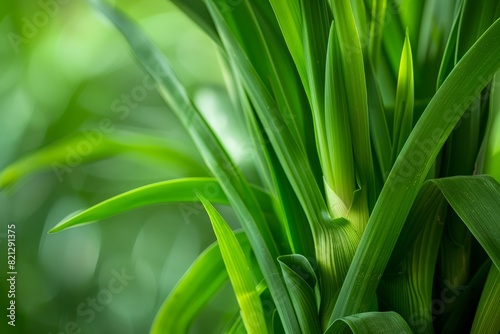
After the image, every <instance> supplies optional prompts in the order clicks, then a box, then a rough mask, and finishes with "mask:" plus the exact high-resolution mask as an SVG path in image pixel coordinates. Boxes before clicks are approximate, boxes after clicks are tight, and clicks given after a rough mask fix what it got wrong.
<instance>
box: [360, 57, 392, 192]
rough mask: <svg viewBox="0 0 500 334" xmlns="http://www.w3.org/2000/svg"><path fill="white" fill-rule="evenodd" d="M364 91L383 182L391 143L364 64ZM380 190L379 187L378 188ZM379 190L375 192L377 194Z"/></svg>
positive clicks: (389, 163)
mask: <svg viewBox="0 0 500 334" xmlns="http://www.w3.org/2000/svg"><path fill="white" fill-rule="evenodd" d="M365 74H366V90H367V93H368V107H369V109H370V134H371V141H372V145H373V148H374V151H375V155H376V157H377V161H378V165H379V169H380V177H379V179H380V180H381V181H382V182H385V180H386V179H387V176H388V175H389V172H390V171H391V168H392V157H391V154H392V141H391V134H390V132H389V126H388V124H387V118H386V111H385V108H384V103H383V101H382V96H381V93H380V90H379V87H378V84H377V78H376V77H375V72H374V70H373V68H372V66H371V65H370V64H369V63H368V62H366V63H365ZM380 188H381V187H380ZM378 193H379V190H377V194H378Z"/></svg>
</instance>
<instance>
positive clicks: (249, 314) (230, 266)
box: [198, 194, 267, 334]
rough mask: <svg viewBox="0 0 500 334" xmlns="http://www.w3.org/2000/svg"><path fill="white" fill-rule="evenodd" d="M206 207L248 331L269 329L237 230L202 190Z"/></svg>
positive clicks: (257, 331) (202, 200)
mask: <svg viewBox="0 0 500 334" xmlns="http://www.w3.org/2000/svg"><path fill="white" fill-rule="evenodd" d="M198 197H199V198H200V200H201V202H202V203H203V206H204V207H205V210H207V213H208V215H209V217H210V221H211V222H212V226H213V228H214V232H215V235H216V236H217V240H218V241H219V248H220V252H221V255H222V259H223V260H224V264H225V265H226V269H227V273H228V274H229V279H230V281H231V284H232V286H233V289H234V293H235V294H236V300H237V301H238V305H239V306H240V309H241V318H242V320H243V323H244V324H245V328H246V330H247V332H248V333H250V334H252V333H257V334H260V333H264V334H265V333H267V327H266V320H265V319H264V310H263V309H262V304H261V302H260V298H259V294H258V293H257V290H256V288H255V283H254V281H253V277H252V271H251V270H250V265H249V264H248V262H247V260H246V258H245V254H244V253H243V250H242V249H241V246H240V244H239V243H238V240H237V239H236V236H235V235H234V232H233V231H232V230H231V228H230V227H229V225H228V224H227V222H226V221H225V220H224V218H222V216H221V215H220V214H219V213H218V212H217V210H215V208H214V207H213V205H212V204H210V202H209V201H208V200H207V199H205V198H204V197H203V196H201V195H199V194H198Z"/></svg>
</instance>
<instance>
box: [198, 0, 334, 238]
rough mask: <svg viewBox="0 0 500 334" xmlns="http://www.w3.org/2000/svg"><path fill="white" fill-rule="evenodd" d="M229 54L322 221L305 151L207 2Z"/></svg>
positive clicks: (299, 190)
mask: <svg viewBox="0 0 500 334" xmlns="http://www.w3.org/2000/svg"><path fill="white" fill-rule="evenodd" d="M207 4H208V7H209V10H210V11H211V13H212V16H213V17H214V21H215V23H216V26H217V29H218V31H219V34H220V35H221V38H222V40H223V44H224V46H225V47H226V49H227V53H228V56H229V57H230V58H231V59H232V60H233V61H234V63H235V65H236V66H237V69H238V74H239V75H240V76H241V79H242V81H243V83H244V84H245V88H246V90H247V92H248V94H249V96H250V99H251V100H252V102H253V103H254V106H255V109H256V112H257V114H258V116H259V119H260V121H261V122H262V125H263V126H264V129H265V131H266V133H267V134H268V136H269V139H270V141H271V144H272V146H273V148H274V150H275V151H276V155H277V156H278V158H279V160H280V162H281V164H282V166H283V169H284V170H285V173H286V174H287V176H288V179H289V180H290V183H291V184H292V186H293V188H294V190H295V193H296V194H297V196H298V197H299V200H300V202H301V204H302V207H303V208H304V211H305V213H306V215H307V217H308V220H309V223H310V224H311V225H312V228H313V229H314V228H316V224H321V223H322V222H325V220H326V219H325V217H327V216H328V210H327V208H326V205H325V202H324V200H323V198H322V194H321V191H320V189H319V187H318V184H317V183H316V181H315V178H314V175H313V173H312V171H311V168H310V165H309V163H308V161H307V157H306V154H305V152H304V150H303V148H302V147H301V145H299V144H298V143H297V141H296V139H295V137H294V136H293V134H292V132H291V131H290V129H289V128H288V126H287V124H286V122H285V120H284V119H283V115H282V114H281V113H280V110H279V109H278V107H277V106H276V103H275V101H274V100H273V98H272V97H271V95H270V94H269V92H268V91H267V90H266V89H265V87H264V85H263V83H262V82H261V81H260V80H259V77H258V75H257V74H256V71H255V69H254V68H253V66H252V64H251V63H250V62H249V60H248V58H247V57H246V56H245V54H244V52H243V50H242V49H241V47H239V45H238V42H237V41H236V40H235V38H234V36H233V35H232V34H231V32H230V31H229V29H228V27H227V24H226V23H225V22H224V19H223V18H222V17H221V15H220V12H219V10H218V9H217V7H216V6H215V5H214V4H213V2H212V1H210V0H209V1H208V2H207Z"/></svg>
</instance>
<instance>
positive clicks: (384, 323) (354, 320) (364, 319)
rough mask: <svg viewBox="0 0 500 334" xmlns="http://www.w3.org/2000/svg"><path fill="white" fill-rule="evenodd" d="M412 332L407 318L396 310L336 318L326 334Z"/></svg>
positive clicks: (406, 333)
mask: <svg viewBox="0 0 500 334" xmlns="http://www.w3.org/2000/svg"><path fill="white" fill-rule="evenodd" d="M345 333H353V334H386V333H398V334H411V333H412V331H411V329H410V327H409V326H408V324H407V323H406V322H405V320H404V319H403V318H402V317H401V316H400V315H399V314H397V313H396V312H365V313H358V314H355V315H351V316H348V317H344V318H340V319H338V320H336V321H335V322H334V323H333V324H332V325H331V326H330V327H329V328H328V330H327V331H326V332H325V334H345Z"/></svg>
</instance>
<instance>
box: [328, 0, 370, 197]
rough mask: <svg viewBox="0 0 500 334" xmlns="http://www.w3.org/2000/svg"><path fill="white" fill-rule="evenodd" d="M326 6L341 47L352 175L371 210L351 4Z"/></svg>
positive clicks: (362, 85)
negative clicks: (352, 158) (352, 159)
mask: <svg viewBox="0 0 500 334" xmlns="http://www.w3.org/2000/svg"><path fill="white" fill-rule="evenodd" d="M330 5H331V6H332V9H333V15H334V17H335V21H334V23H335V27H336V28H335V30H336V32H337V35H338V38H339V44H340V45H341V46H342V47H341V56H342V70H343V75H344V87H345V89H346V95H347V106H348V109H349V117H350V126H351V138H352V143H353V152H354V159H355V162H356V171H357V174H358V177H359V180H360V188H366V190H365V191H366V195H367V196H368V203H369V207H372V206H373V205H374V203H375V189H376V187H375V174H374V169H373V160H372V152H371V145H370V128H369V124H368V97H367V92H366V78H365V72H364V62H363V50H362V45H361V42H360V39H359V36H358V31H357V29H356V23H355V22H354V15H353V11H352V8H351V2H350V1H349V0H330ZM360 7H362V6H360ZM363 31H367V30H363Z"/></svg>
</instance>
